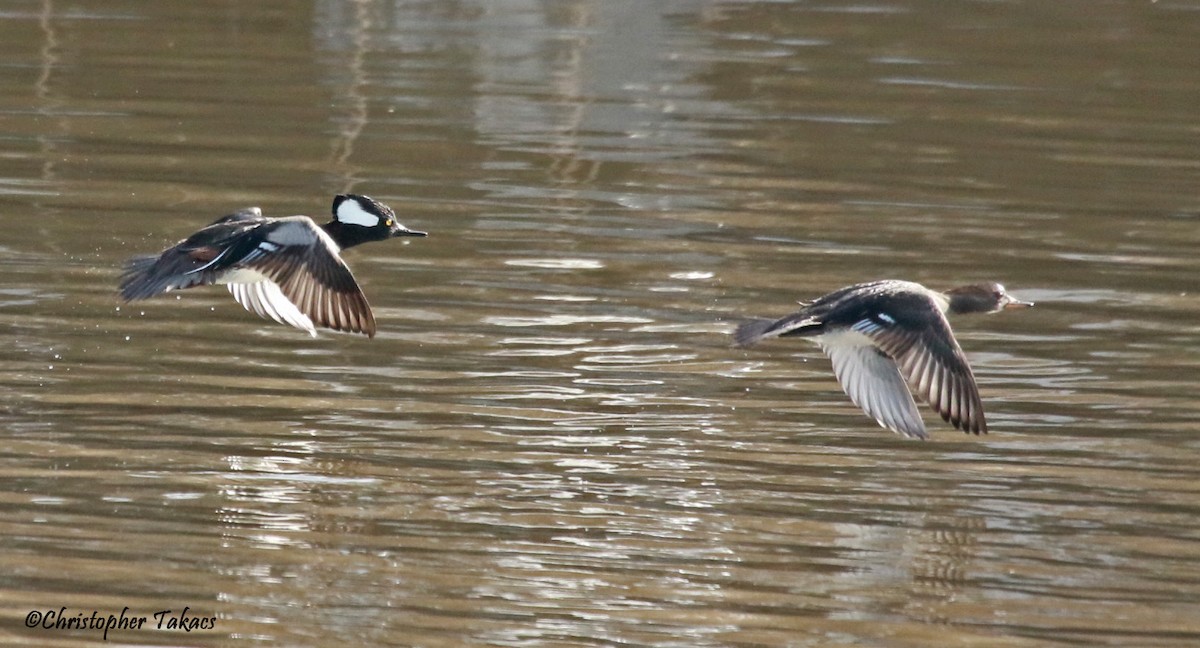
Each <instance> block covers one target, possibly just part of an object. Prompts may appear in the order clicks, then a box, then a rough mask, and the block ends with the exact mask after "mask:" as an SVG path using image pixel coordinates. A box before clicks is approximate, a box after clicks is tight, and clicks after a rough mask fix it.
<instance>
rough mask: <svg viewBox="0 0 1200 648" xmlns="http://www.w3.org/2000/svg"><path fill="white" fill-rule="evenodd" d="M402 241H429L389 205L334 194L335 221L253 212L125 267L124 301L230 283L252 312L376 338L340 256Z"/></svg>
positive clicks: (237, 215) (219, 223)
mask: <svg viewBox="0 0 1200 648" xmlns="http://www.w3.org/2000/svg"><path fill="white" fill-rule="evenodd" d="M397 236H425V232H418V231H416V230H410V229H408V228H406V227H404V226H403V225H401V224H400V223H399V222H397V221H396V214H395V213H393V212H392V210H391V208H390V207H388V206H387V205H384V204H383V203H381V202H379V201H377V200H374V199H372V198H368V197H367V196H359V195H355V194H345V195H339V196H335V197H334V199H333V220H331V221H329V222H328V223H325V224H324V225H320V226H318V225H317V224H316V223H315V222H313V220H312V219H311V218H309V217H308V216H289V217H287V218H267V217H265V216H263V215H262V211H261V210H260V209H259V208H258V207H248V208H246V209H242V210H239V211H237V212H235V213H233V214H230V215H228V216H224V217H222V218H218V219H217V220H216V221H213V223H212V224H211V225H209V226H208V227H205V228H203V229H201V230H199V231H198V232H196V233H195V234H192V235H191V236H189V237H187V238H186V239H184V240H183V241H180V242H179V244H178V245H175V246H174V247H171V248H167V249H166V250H164V251H163V252H162V253H161V254H159V255H149V256H139V257H134V258H132V259H130V260H129V261H128V262H126V264H125V271H124V273H123V274H122V276H121V297H123V298H124V299H125V300H126V301H133V300H136V299H146V298H148V297H153V296H154V295H157V294H159V293H163V292H166V291H168V290H174V289H182V288H191V287H192V286H210V285H212V284H228V286H229V292H231V293H233V298H234V299H236V300H237V301H238V303H240V304H241V305H242V306H244V307H245V308H246V310H250V311H254V312H255V313H258V315H259V316H260V317H270V318H271V319H273V320H275V321H276V322H279V323H281V324H289V325H291V326H294V327H296V328H298V329H303V330H305V331H308V333H309V335H312V336H313V337H316V335H317V332H316V329H315V327H314V324H315V326H321V327H324V328H329V329H333V330H335V331H347V332H350V333H365V334H366V335H367V336H368V337H375V316H374V314H373V313H372V312H371V306H370V305H369V304H368V303H367V298H366V296H364V295H363V292H362V289H361V288H359V287H358V282H357V281H355V280H354V275H353V274H351V273H350V268H349V267H348V266H347V265H346V262H345V261H342V257H341V256H340V254H339V253H340V252H341V250H344V249H346V248H348V247H353V246H355V245H359V244H361V243H366V242H368V241H382V240H384V239H389V238H393V237H397Z"/></svg>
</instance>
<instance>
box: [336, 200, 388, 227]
mask: <svg viewBox="0 0 1200 648" xmlns="http://www.w3.org/2000/svg"><path fill="white" fill-rule="evenodd" d="M337 219H338V220H339V221H341V222H343V223H346V224H347V225H362V226H363V227H375V226H376V225H379V217H378V216H376V215H375V214H372V213H371V212H369V211H367V210H365V209H363V208H362V205H360V204H359V203H358V201H357V200H355V199H353V198H347V199H346V200H343V201H342V204H340V205H338V208H337Z"/></svg>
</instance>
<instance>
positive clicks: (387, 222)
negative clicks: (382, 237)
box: [383, 218, 392, 227]
mask: <svg viewBox="0 0 1200 648" xmlns="http://www.w3.org/2000/svg"><path fill="white" fill-rule="evenodd" d="M383 224H384V225H387V226H388V227H391V226H392V219H390V218H389V219H387V220H385V221H383Z"/></svg>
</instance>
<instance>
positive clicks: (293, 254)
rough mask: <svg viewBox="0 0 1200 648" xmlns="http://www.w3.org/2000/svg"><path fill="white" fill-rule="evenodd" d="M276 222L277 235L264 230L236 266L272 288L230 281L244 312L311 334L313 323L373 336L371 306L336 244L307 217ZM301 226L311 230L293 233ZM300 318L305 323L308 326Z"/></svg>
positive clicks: (232, 290) (274, 232) (373, 326)
mask: <svg viewBox="0 0 1200 648" xmlns="http://www.w3.org/2000/svg"><path fill="white" fill-rule="evenodd" d="M277 223H278V224H273V225H275V231H271V232H267V234H266V239H265V241H264V242H263V243H262V244H260V245H259V246H258V247H257V248H256V249H255V250H253V251H252V252H251V253H249V254H247V255H246V256H245V257H244V258H243V259H242V260H241V261H239V262H238V264H237V265H238V267H241V268H246V269H248V270H253V271H255V272H257V273H259V274H261V275H262V277H263V278H264V281H266V282H271V283H273V284H275V286H276V288H270V287H263V286H259V287H254V286H255V284H256V283H260V282H246V283H242V282H234V283H231V284H230V292H231V293H233V296H234V298H235V299H237V300H238V302H239V303H241V304H242V305H243V306H245V307H246V308H247V309H248V310H251V311H253V312H255V313H258V314H259V315H264V313H265V316H267V317H271V318H272V319H275V320H276V321H280V322H284V323H286V324H291V325H292V326H296V327H297V328H301V329H304V330H307V331H309V333H312V332H313V330H312V329H313V326H314V325H315V326H319V327H323V328H329V329H333V330H335V331H345V332H348V333H363V334H366V335H367V336H369V337H374V336H375V316H374V315H373V314H372V312H371V306H370V304H369V303H367V298H366V296H365V295H363V292H362V289H360V288H359V287H358V282H357V281H355V279H354V275H353V274H352V273H351V272H350V268H349V266H347V265H346V263H345V262H344V261H342V259H341V257H340V256H339V255H338V250H337V246H336V244H334V242H333V241H332V240H331V239H330V238H329V237H328V235H326V234H325V232H324V231H322V230H320V229H319V228H318V227H317V226H316V225H315V224H313V223H312V221H311V220H309V219H303V220H290V219H287V220H281V221H278V222H277ZM301 227H303V228H306V229H307V230H309V231H307V232H298V231H295V228H301ZM309 237H311V238H309ZM235 286H238V287H236V288H235ZM281 297H282V298H283V299H280V298H281ZM289 305H290V306H291V308H289ZM276 315H278V317H276ZM301 317H303V318H305V319H307V320H309V322H308V325H307V326H304V325H303V324H304V320H303V319H301Z"/></svg>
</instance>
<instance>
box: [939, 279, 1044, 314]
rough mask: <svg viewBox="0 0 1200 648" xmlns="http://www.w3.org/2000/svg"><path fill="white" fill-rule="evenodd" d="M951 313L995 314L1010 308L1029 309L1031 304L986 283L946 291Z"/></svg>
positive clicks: (1001, 287) (991, 282) (994, 283)
mask: <svg viewBox="0 0 1200 648" xmlns="http://www.w3.org/2000/svg"><path fill="white" fill-rule="evenodd" d="M946 296H947V297H949V298H950V312H951V313H995V312H997V311H1002V310H1005V309H1010V308H1029V307H1030V306H1033V302H1027V301H1021V300H1019V299H1017V298H1016V297H1013V296H1012V295H1010V294H1008V291H1006V290H1005V289H1004V286H1002V285H1000V284H998V283H996V282H994V281H989V282H987V283H978V284H971V285H969V286H959V287H957V288H951V289H950V290H947V291H946Z"/></svg>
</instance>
